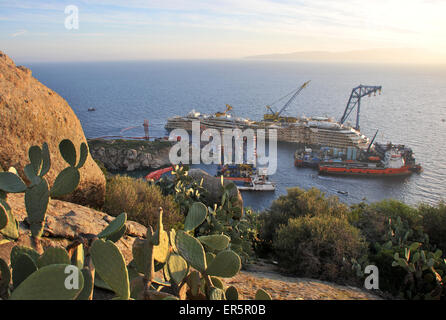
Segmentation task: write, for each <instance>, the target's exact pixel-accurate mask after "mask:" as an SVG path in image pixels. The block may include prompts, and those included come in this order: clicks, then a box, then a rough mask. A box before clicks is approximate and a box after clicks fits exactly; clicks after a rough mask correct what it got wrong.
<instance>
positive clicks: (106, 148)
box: [88, 139, 172, 171]
mask: <svg viewBox="0 0 446 320" xmlns="http://www.w3.org/2000/svg"><path fill="white" fill-rule="evenodd" d="M88 143H89V146H90V152H91V155H92V157H93V158H94V159H96V160H99V161H100V162H102V163H103V164H104V166H105V168H106V169H107V170H122V171H134V170H144V169H158V168H161V167H165V166H170V160H169V150H170V147H171V146H172V143H171V142H169V141H150V142H149V141H136V140H101V139H95V140H89V141H88Z"/></svg>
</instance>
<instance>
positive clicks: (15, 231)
mask: <svg viewBox="0 0 446 320" xmlns="http://www.w3.org/2000/svg"><path fill="white" fill-rule="evenodd" d="M2 210H4V212H5V214H6V216H7V217H8V218H7V219H8V221H7V224H6V226H5V227H3V228H2V229H0V233H2V234H3V235H5V236H6V237H8V238H11V239H14V240H15V239H18V238H19V226H18V222H17V220H16V219H15V217H14V215H13V214H12V211H11V207H10V206H9V205H8V204H7V203H6V201H5V200H3V199H1V198H0V211H2ZM0 214H1V213H0Z"/></svg>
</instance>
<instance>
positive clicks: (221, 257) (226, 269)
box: [206, 250, 241, 278]
mask: <svg viewBox="0 0 446 320" xmlns="http://www.w3.org/2000/svg"><path fill="white" fill-rule="evenodd" d="M240 268H241V261H240V257H239V256H238V255H237V254H236V253H235V252H234V251H231V250H226V251H221V252H219V253H218V254H217V256H216V257H215V259H214V260H213V261H212V263H211V265H210V266H209V267H208V268H207V269H206V273H207V274H208V275H210V276H217V277H223V278H231V277H233V276H235V275H236V274H237V273H238V272H239V271H240Z"/></svg>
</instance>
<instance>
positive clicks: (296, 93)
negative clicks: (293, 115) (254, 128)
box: [277, 80, 311, 116]
mask: <svg viewBox="0 0 446 320" xmlns="http://www.w3.org/2000/svg"><path fill="white" fill-rule="evenodd" d="M310 81H311V80H310ZM310 81H307V82H305V83H304V84H303V85H302V86H300V88H299V89H297V91H296V92H295V93H294V94H293V95H292V96H291V98H290V100H288V101H287V103H285V105H284V106H283V107H282V109H280V111H279V112H278V113H277V116H280V115H281V114H282V112H284V111H285V110H286V108H288V107H289V105H290V104H291V102H293V101H294V99H296V97H297V96H298V95H299V93H300V92H301V91H302V90H303V89H304V88H305V87H306V86H308V84H309V83H310Z"/></svg>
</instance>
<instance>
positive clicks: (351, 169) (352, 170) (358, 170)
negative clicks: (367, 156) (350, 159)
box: [319, 163, 414, 176]
mask: <svg viewBox="0 0 446 320" xmlns="http://www.w3.org/2000/svg"><path fill="white" fill-rule="evenodd" d="M374 165H375V164H374V163H336V164H335V163H321V164H320V165H319V173H320V174H340V175H362V176H404V175H410V174H412V173H413V172H414V168H413V167H410V166H402V167H399V168H386V167H379V166H374Z"/></svg>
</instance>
